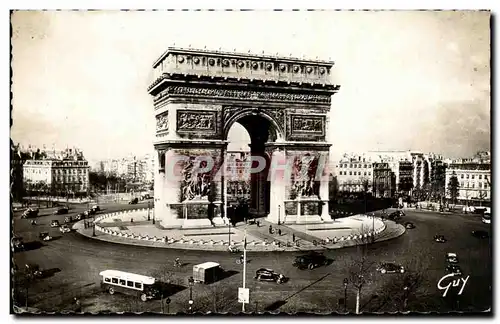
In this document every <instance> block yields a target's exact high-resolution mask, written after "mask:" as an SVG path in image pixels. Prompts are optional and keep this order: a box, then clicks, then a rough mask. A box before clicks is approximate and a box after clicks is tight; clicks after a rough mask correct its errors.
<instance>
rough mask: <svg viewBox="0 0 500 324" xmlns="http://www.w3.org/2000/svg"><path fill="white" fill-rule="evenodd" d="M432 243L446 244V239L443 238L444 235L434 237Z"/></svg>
mask: <svg viewBox="0 0 500 324" xmlns="http://www.w3.org/2000/svg"><path fill="white" fill-rule="evenodd" d="M434 241H436V242H438V243H446V239H445V238H444V235H434Z"/></svg>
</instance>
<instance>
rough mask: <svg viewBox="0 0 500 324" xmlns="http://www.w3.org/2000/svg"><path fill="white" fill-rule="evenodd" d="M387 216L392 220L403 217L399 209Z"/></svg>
mask: <svg viewBox="0 0 500 324" xmlns="http://www.w3.org/2000/svg"><path fill="white" fill-rule="evenodd" d="M387 218H388V219H390V220H392V221H397V220H399V219H401V214H400V213H399V211H397V212H393V213H390V214H389V216H388V217H387Z"/></svg>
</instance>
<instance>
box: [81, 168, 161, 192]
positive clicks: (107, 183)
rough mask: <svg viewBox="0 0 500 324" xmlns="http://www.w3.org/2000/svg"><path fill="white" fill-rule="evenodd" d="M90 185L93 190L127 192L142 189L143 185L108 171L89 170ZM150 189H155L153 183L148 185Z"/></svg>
mask: <svg viewBox="0 0 500 324" xmlns="http://www.w3.org/2000/svg"><path fill="white" fill-rule="evenodd" d="M89 185H90V187H91V188H92V191H93V192H101V193H105V192H108V191H110V192H125V191H127V190H130V189H134V190H140V189H142V187H144V186H142V185H138V184H132V183H130V182H129V181H128V180H127V178H125V177H121V176H118V175H116V174H113V173H106V172H95V171H90V172H89ZM148 189H149V190H153V184H150V185H148Z"/></svg>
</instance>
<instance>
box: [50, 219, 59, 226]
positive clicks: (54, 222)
mask: <svg viewBox="0 0 500 324" xmlns="http://www.w3.org/2000/svg"><path fill="white" fill-rule="evenodd" d="M50 227H59V221H58V220H57V219H54V220H52V222H50Z"/></svg>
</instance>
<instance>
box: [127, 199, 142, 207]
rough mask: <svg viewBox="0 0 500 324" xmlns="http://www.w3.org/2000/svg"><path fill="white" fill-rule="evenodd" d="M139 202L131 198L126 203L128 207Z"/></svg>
mask: <svg viewBox="0 0 500 324" xmlns="http://www.w3.org/2000/svg"><path fill="white" fill-rule="evenodd" d="M138 202H139V199H138V198H132V199H130V201H129V202H128V204H129V205H135V204H137V203H138Z"/></svg>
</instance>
